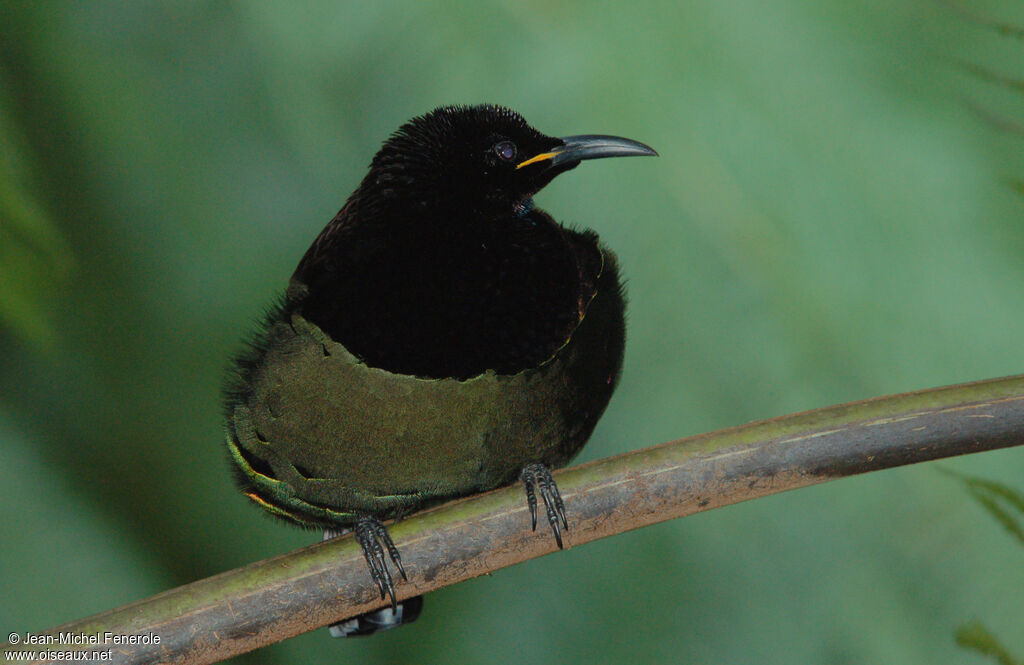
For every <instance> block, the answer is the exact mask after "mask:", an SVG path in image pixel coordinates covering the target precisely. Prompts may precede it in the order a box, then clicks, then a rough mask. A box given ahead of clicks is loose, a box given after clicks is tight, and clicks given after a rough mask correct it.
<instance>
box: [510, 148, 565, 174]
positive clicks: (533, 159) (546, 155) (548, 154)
mask: <svg viewBox="0 0 1024 665" xmlns="http://www.w3.org/2000/svg"><path fill="white" fill-rule="evenodd" d="M557 154H558V153H557V152H542V153H540V154H539V155H535V156H533V157H531V158H529V159H528V160H526V161H525V162H520V163H519V164H516V170H519V169H521V168H523V167H524V166H528V165H530V164H533V163H534V162H539V161H541V160H543V159H551V158H552V157H554V156H555V155H557Z"/></svg>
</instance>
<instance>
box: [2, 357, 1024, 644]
mask: <svg viewBox="0 0 1024 665" xmlns="http://www.w3.org/2000/svg"><path fill="white" fill-rule="evenodd" d="M1022 443H1024V376H1018V377H1011V378H1006V379H995V380H991V381H984V382H979V383H973V384H965V385H960V386H952V387H946V388H938V389H934V390H926V391H921V392H916V393H907V394H904V395H896V396H891V397H883V398H878V399H874V400H868V401H865V402H858V403H853V404H846V405H840V406H833V407H828V408H825V409H819V410H817V411H809V412H806V413H800V414H796V415H791V416H785V417H782V418H775V419H773V420H767V421H763V422H757V423H752V424H749V425H744V426H741V427H735V428H731V429H726V430H721V431H718V432H712V433H710V434H702V435H699V436H694V437H690V438H687V439H681V440H679V441H674V442H671V443H666V444H662V445H659V446H654V447H653V448H646V449H644V450H638V451H636V452H632V453H627V454H625V455H619V456H617V457H612V458H609V459H603V460H598V461H596V462H591V463H589V464H584V465H582V466H578V467H575V468H572V469H568V470H565V471H562V472H560V473H559V474H557V478H558V484H559V487H560V488H561V490H562V496H563V498H564V499H565V503H566V511H567V513H568V515H569V526H570V529H571V531H569V533H568V534H567V538H566V545H567V546H569V547H572V546H577V545H582V544H584V543H588V542H590V541H592V540H596V539H598V538H605V537H607V536H611V535H614V534H617V533H622V532H624V531H628V530H630V529H636V528H638V527H642V526H646V525H648V524H654V523H656V522H662V521H664V520H669V519H673V518H676V517H683V516H686V515H691V514H693V513H696V512H700V511H703V510H709V509H711V508H717V507H719V506H725V505H728V504H732V503H737V502H739V501H745V500H747V499H753V498H757V497H760V496H765V495H768V494H775V493H777V492H782V491H785V490H790V489H796V488H798V487H805V486H807V485H812V484H815V483H819V482H823V481H826V480H831V479H834V478H840V477H844V476H850V475H854V474H858V473H864V472H867V471H874V470H878V469H886V468H890V467H895V466H900V465H903V464H913V463H915V462H924V461H928V460H934V459H939V458H943V457H950V456H953V455H962V454H966V453H973V452H980V451H984V450H993V449H997V448H1005V447H1009V446H1015V445H1020V444H1022ZM391 532H392V535H393V536H394V539H395V542H396V543H397V544H398V547H399V548H400V549H401V551H402V557H403V560H404V561H405V566H406V569H407V570H408V572H409V576H410V577H409V582H408V583H404V582H403V583H399V584H398V585H397V591H398V596H399V598H400V599H401V598H405V597H408V596H413V595H418V594H422V593H425V592H428V591H433V590H435V589H439V588H441V587H445V586H448V585H450V584H455V583H456V582H461V581H463V580H467V579H470V578H473V577H476V576H478V575H482V574H484V573H489V572H492V571H495V570H498V569H500V568H504V567H506V566H511V565H513V564H516V563H519V562H521V561H525V560H527V559H532V558H534V557H538V556H542V555H544V554H550V553H551V552H553V551H555V549H556V548H555V544H554V539H553V538H551V534H550V533H547V532H546V531H543V530H538V531H537V532H536V533H533V532H531V531H530V528H529V517H528V515H527V513H526V505H525V501H524V500H523V494H522V489H521V488H519V487H511V488H506V489H502V490H497V491H494V492H489V493H487V494H483V495H479V496H474V497H470V498H467V499H463V500H460V501H455V502H452V503H449V504H446V505H444V506H441V507H439V508H436V509H433V510H429V511H426V512H423V513H420V514H418V515H416V516H414V517H412V518H410V519H408V520H406V521H403V522H401V523H399V524H396V525H394V527H393V528H392V529H391ZM382 605H383V603H382V602H381V601H380V598H379V596H378V594H377V592H376V589H375V588H374V586H373V584H372V583H371V582H370V579H369V576H368V574H367V571H366V564H365V562H364V561H363V558H362V554H361V552H360V550H359V548H358V546H356V544H355V543H354V542H353V541H352V539H351V538H340V539H336V540H333V541H329V542H326V543H321V544H317V545H313V546H311V547H306V548H304V549H301V550H298V551H296V552H292V553H290V554H286V555H283V556H278V557H275V558H273V559H268V560H266V561H260V562H257V563H254V564H251V565H249V566H246V567H244V568H239V569H237V570H232V571H229V572H226V573H222V574H220V575H217V576H215V577H211V578H208V579H204V580H199V581H198V582H194V583H192V584H189V585H186V586H183V587H179V588H177V589H171V590H170V591H166V592H164V593H161V594H158V595H156V596H153V597H152V598H148V599H146V600H142V601H139V602H137V603H134V604H132V605H127V606H125V607H122V608H119V609H115V610H111V611H108V612H104V613H102V614H98V615H96V616H93V617H90V618H87V619H82V620H79V621H73V622H71V623H68V624H65V625H63V626H60V627H58V628H54V629H53V630H51V631H49V632H50V633H57V632H65V633H68V632H69V633H75V634H79V633H85V634H90V635H91V634H97V633H98V634H100V636H101V639H102V634H103V633H104V632H107V631H109V632H110V633H113V634H114V635H155V636H159V638H160V643H159V644H137V645H118V646H115V647H114V653H113V661H112V662H116V663H150V662H163V663H192V664H195V663H213V662H216V661H218V660H222V659H224V658H228V657H230V656H234V655H237V654H240V653H244V652H246V651H250V650H252V649H256V648H258V647H261V646H264V645H267V644H271V643H273V642H277V641H280V640H283V639H285V638H288V637H292V636H294V635H298V634H300V633H303V632H306V631H310V630H314V629H316V628H319V627H321V626H325V625H327V624H330V623H333V622H335V621H339V620H341V619H344V618H347V617H351V616H355V615H357V614H361V613H363V612H366V611H369V610H372V609H375V608H378V607H381V606H382ZM6 648H8V649H13V648H15V647H11V646H8V647H6ZM64 648H67V647H64Z"/></svg>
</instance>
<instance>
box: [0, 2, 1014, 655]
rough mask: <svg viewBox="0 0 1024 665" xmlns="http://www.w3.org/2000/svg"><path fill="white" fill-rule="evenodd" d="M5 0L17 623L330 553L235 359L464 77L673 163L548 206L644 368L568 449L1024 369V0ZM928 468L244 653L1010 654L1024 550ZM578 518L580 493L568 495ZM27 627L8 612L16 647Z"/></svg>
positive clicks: (560, 127)
mask: <svg viewBox="0 0 1024 665" xmlns="http://www.w3.org/2000/svg"><path fill="white" fill-rule="evenodd" d="M370 4H374V3H354V2H353V3H342V2H334V1H332V2H309V3H284V2H280V3H270V2H233V3H230V2H179V3H167V4H157V3H152V2H140V1H138V0H130V1H129V0H126V1H124V2H82V3H48V2H32V3H17V2H7V3H3V7H2V8H0V35H2V37H0V58H2V60H0V67H2V68H0V141H2V144H0V152H2V156H0V169H2V170H0V177H2V181H0V344H2V348H0V505H2V509H0V533H2V536H0V632H3V631H7V632H10V631H19V632H24V631H38V630H43V629H45V628H49V627H51V626H54V625H56V624H59V623H63V622H66V621H69V620H71V619H75V618H78V617H79V616H84V615H87V614H92V613H95V612H98V611H101V610H104V609H107V608H109V607H112V606H115V605H120V604H124V603H127V602H130V601H133V600H136V599H139V598H142V597H144V596H147V595H150V594H153V593H156V592H158V591H161V590H163V589H167V588H170V587H173V586H177V585H180V584H184V583H186V582H189V581H192V580H195V579H198V578H202V577H206V576H209V575H212V574H215V573H218V572H221V571H224V570H227V569H231V568H235V567H238V566H241V565H244V564H246V563H249V562H251V561H254V560H258V559H262V558H266V557H269V556H271V555H275V554H278V553H281V552H285V551H288V550H290V549H294V548H297V547H299V546H302V545H305V544H308V543H309V542H312V541H313V540H314V539H315V538H316V535H315V534H313V533H310V532H304V531H301V530H297V529H292V528H289V527H287V526H286V525H284V524H282V523H278V522H276V521H272V520H270V519H268V518H267V517H265V516H264V515H263V514H261V513H260V512H259V511H257V510H255V509H253V508H252V507H251V506H250V505H248V502H247V501H246V500H244V499H243V498H242V497H241V496H240V495H238V494H236V492H235V490H234V488H233V486H232V482H231V479H230V477H229V472H228V466H227V461H226V456H225V453H224V451H223V450H222V443H221V429H220V405H219V394H218V391H219V388H220V384H221V378H222V373H223V369H224V366H225V363H226V359H227V358H228V357H229V355H230V354H231V353H232V352H233V351H234V350H236V349H237V348H238V345H239V341H240V339H241V338H242V337H243V335H244V334H245V333H246V331H247V330H248V329H249V328H250V326H251V325H252V323H253V322H254V321H255V320H256V319H257V317H258V316H259V314H260V312H261V311H262V308H263V307H264V306H265V304H267V303H269V302H270V300H271V299H272V297H273V296H274V295H275V294H276V293H278V292H279V291H280V290H281V289H283V287H284V285H285V284H286V281H287V279H288V277H289V275H290V274H291V271H292V270H293V269H294V267H295V265H296V263H297V262H298V259H299V258H300V257H301V255H302V253H303V252H304V251H305V249H306V247H307V246H308V245H309V243H310V242H311V241H312V239H313V238H314V237H315V236H316V234H317V233H318V232H319V231H320V229H321V228H322V227H323V225H324V224H325V223H326V222H327V221H328V220H329V219H330V218H331V217H332V215H333V214H334V213H335V212H336V211H337V209H338V208H339V207H340V206H341V204H342V203H343V202H344V199H345V197H346V196H347V195H348V193H349V192H350V191H351V190H352V188H353V187H354V186H355V185H356V183H357V182H358V180H359V178H361V176H362V174H363V173H364V171H365V168H366V166H367V164H368V163H369V161H370V159H371V157H372V155H373V153H374V152H375V150H376V149H377V147H378V146H379V145H380V143H381V141H382V140H383V139H384V138H385V137H386V136H387V135H388V134H389V133H390V132H391V131H393V130H394V129H395V128H397V127H398V125H399V124H401V123H402V122H403V121H405V120H406V119H408V118H409V117H411V116H413V115H417V114H420V113H423V112H425V111H427V110H429V109H431V108H433V107H434V106H437V105H440V104H447V103H475V102H482V101H490V102H495V103H501V104H505V105H508V106H511V107H513V108H515V109H517V110H519V111H520V112H522V113H523V114H524V115H525V117H526V118H527V119H528V120H529V121H530V122H531V123H532V124H534V125H535V126H537V127H538V128H539V129H541V130H542V131H545V132H547V133H550V134H555V135H565V134H577V133H610V134H618V135H621V136H627V137H630V138H635V139H638V140H641V141H644V142H646V143H649V144H650V145H652V146H654V147H655V148H657V150H658V151H659V152H660V153H661V157H660V158H658V159H635V160H622V161H619V160H613V161H606V162H596V163H588V164H585V165H584V166H583V167H582V168H580V169H578V170H576V171H574V172H573V173H571V174H568V175H566V176H564V177H562V178H559V179H558V180H557V181H556V182H554V183H553V184H552V185H551V186H550V187H548V188H547V189H546V190H545V191H544V192H543V193H541V194H540V195H539V197H538V201H537V203H538V205H540V206H542V207H543V208H545V209H547V210H548V211H550V212H551V213H552V214H553V215H554V216H555V217H556V218H557V219H559V220H563V221H566V222H571V223H576V224H583V225H586V226H590V227H592V228H594V229H596V230H597V231H598V232H599V233H600V234H601V236H602V238H603V239H604V240H605V241H606V242H607V244H608V245H609V246H611V247H612V248H614V249H615V250H616V251H617V252H618V254H619V257H620V264H621V266H622V269H623V271H624V273H625V275H626V276H627V278H628V280H629V282H628V288H629V294H630V301H631V302H630V310H629V323H630V327H629V341H628V347H627V358H626V367H625V373H624V375H623V380H622V383H621V387H620V389H619V391H618V393H617V395H616V396H615V398H614V399H613V401H612V404H611V406H610V408H609V409H608V412H607V414H606V416H605V418H604V420H603V421H602V422H601V424H600V425H599V427H598V429H597V431H596V433H595V434H594V437H593V439H592V440H591V443H590V444H589V445H588V447H587V448H586V449H585V450H584V452H583V453H582V455H581V456H580V458H579V461H585V460H591V459H596V458H600V457H604V456H608V455H613V454H616V453H619V452H623V451H626V450H631V449H635V448H639V447H644V446H648V445H651V444H655V443H659V442H661V441H665V440H669V439H673V438H677V437H681V436H684V435H688V434H694V433H698V432H703V431H707V430H712V429H716V428H721V427H725V426H729V425H735V424H739V423H743V422H747V421H751V420H756V419H761V418H767V417H771V416H775V415H781V414H784V413H788V412H793V411H799V410H804V409H809V408H814V407H818V406H824V405H828V404H832V403H836V402H843V401H849V400H857V399H862V398H867V397H872V396H877V395H882V394H887V393H894V392H900V391H906V390H913V389H918V388H925V387H931V386H938V385H942V384H949V383H956V382H962V381H968V380H974V379H982V378H989V377H995V376H1002V375H1007V374H1015V373H1020V372H1024V344H1022V327H1024V288H1021V285H1022V278H1024V226H1022V223H1021V222H1022V219H1024V197H1022V196H1021V194H1020V193H1019V192H1016V191H1014V189H1013V187H1012V186H1010V184H1009V183H1008V179H1013V178H1024V154H1022V151H1021V148H1022V143H1021V142H1022V140H1024V138H1022V137H1021V134H1024V96H1022V95H1021V94H1020V91H1019V90H1014V89H1013V88H1012V86H1007V85H999V84H996V83H993V82H991V81H986V80H984V77H982V76H979V75H978V74H977V73H975V74H972V73H971V72H970V71H968V70H967V69H965V67H964V64H965V63H973V64H977V65H981V66H983V67H985V68H987V69H988V70H992V71H996V72H1001V73H1003V74H1007V75H1015V76H1018V77H1019V76H1024V39H1020V38H1019V37H1014V36H1012V35H1007V34H1005V31H1002V32H1001V31H1000V30H999V29H998V27H996V26H991V25H985V24H984V22H979V21H978V20H976V19H977V18H978V16H982V15H984V16H991V17H993V18H998V20H1000V21H1005V22H1007V23H1015V24H1017V25H1024V6H1022V5H1021V4H1020V3H1019V2H1016V1H1011V0H1007V1H1004V2H996V1H995V0H989V1H984V2H973V3H970V4H971V6H972V12H978V16H973V17H972V16H967V15H964V14H963V13H960V12H957V11H955V10H953V9H951V7H950V6H949V5H947V4H945V3H942V2H937V1H932V0H917V1H907V2H892V1H891V0H860V1H849V0H835V1H829V2H823V1H821V0H772V1H765V0H747V1H739V0H727V1H719V0H714V1H712V0H705V1H704V2H663V3H656V2H650V3H642V2H632V3H613V2H589V3H585V2H576V3H570V2H558V1H552V0H549V1H547V2H524V3H506V4H502V3H493V2H481V1H479V0H478V1H476V2H466V3H455V2H451V3H446V2H418V3H409V4H405V5H399V4H388V5H385V4H384V3H376V6H374V7H369V6H367V5H370ZM941 467H946V468H954V469H959V470H963V471H967V472H971V473H977V474H982V475H985V476H987V477H990V478H994V479H997V480H1001V481H1002V482H1006V483H1008V484H1010V485H1012V486H1016V487H1018V488H1019V487H1020V486H1021V485H1022V484H1024V456H1022V452H1021V451H1020V450H1019V449H1018V450H1013V449H1011V450H1008V451H1003V452H999V453H992V454H986V455H980V456H977V457H974V458H965V459H959V460H955V461H949V462H943V463H939V464H932V465H924V466H920V467H914V468H906V469H899V470H893V471H888V472H882V473H876V474H871V475H869V476H865V477H859V478H854V479H848V480H843V481H840V482H834V483H828V484H826V485H823V486H819V487H815V488H810V489H806V490H801V491H798V492H792V493H788V494H783V495H779V496H774V497H769V498H767V499H763V500H759V501H755V502H751V503H747V504H741V505H738V506H733V507H729V508H725V509H721V510H715V511H711V512H708V513H704V514H701V515H697V516H695V517H692V518H689V519H685V520H678V521H675V522H671V523H667V524H662V525H659V526H655V527H651V528H647V529H642V530H640V531H637V532H632V533H628V534H625V535H622V536H618V537H616V538H612V539H607V540H604V541H601V542H597V543H594V544H591V545H588V546H586V547H580V548H576V549H572V550H569V551H566V552H564V553H559V554H557V555H555V556H549V557H544V558H542V559H540V560H536V561H531V562H529V563H526V564H523V565H520V566H517V567H515V568H512V569H508V570H502V571H499V572H497V573H495V574H494V575H492V576H489V577H486V578H481V579H477V580H473V581H471V582H468V583H465V584H461V585H458V586H456V587H453V588H450V589H446V590H444V591H442V592H439V593H435V594H432V595H430V596H429V597H428V598H427V606H426V609H425V613H424V616H423V617H422V618H421V620H420V621H419V622H418V623H417V624H415V625H413V626H410V627H408V628H403V629H402V630H398V631H393V632H391V633H389V634H384V635H380V636H377V637H374V638H372V639H366V640H361V641H356V640H352V641H338V640H332V639H330V638H329V637H328V636H327V634H326V631H315V632H314V633H311V634H308V635H304V636H301V637H298V638H295V639H292V640H288V641H286V642H284V643H282V644H278V645H274V646H272V647H269V648H266V649H262V650H260V651H258V652H256V653H254V654H251V655H249V656H246V657H243V658H242V659H240V660H243V661H245V662H250V663H286V662H290V663H299V662H382V663H383V662H424V663H446V662H458V663H490V662H495V661H505V660H507V661H511V662H560V663H591V662H596V663H600V662H649V663H678V662H694V663H710V662H715V663H750V662H758V663H787V664H789V663H879V662H891V663H930V664H940V663H981V662H985V661H984V660H983V659H982V658H981V657H980V656H977V655H974V654H972V653H968V652H964V651H962V650H960V649H959V648H958V647H956V646H955V644H954V641H953V632H954V630H955V628H956V627H957V626H958V625H959V624H960V623H962V622H964V621H966V620H968V619H971V618H979V619H982V620H983V621H984V622H985V623H986V625H988V626H989V628H991V629H992V630H993V631H994V632H996V633H997V634H1000V635H1001V636H1002V637H1003V638H1004V640H1005V641H1006V642H1007V644H1008V645H1009V646H1010V647H1011V648H1012V649H1013V650H1015V651H1016V652H1017V653H1018V654H1019V653H1024V631H1021V630H1020V625H1021V624H1020V617H1021V616H1024V594H1021V593H1020V591H1021V589H1022V587H1024V550H1022V549H1021V548H1020V547H1016V546H1015V545H1014V542H1013V541H1012V540H1011V539H1010V538H1009V537H1007V535H1006V534H1005V533H1004V532H1003V531H1002V530H1001V529H1000V528H999V527H998V525H997V524H996V523H995V522H994V521H993V520H992V519H991V518H990V517H989V516H988V515H987V514H986V513H985V512H984V511H983V510H982V509H981V508H979V507H978V505H977V504H976V503H974V502H972V501H971V500H970V499H969V498H967V494H966V493H965V492H964V490H963V488H962V487H961V486H960V485H959V484H958V483H957V482H956V481H954V480H953V479H951V478H950V477H949V476H947V475H945V474H942V473H940V471H939V469H940V468H941ZM570 520H571V516H570ZM7 632H3V635H6V634H7Z"/></svg>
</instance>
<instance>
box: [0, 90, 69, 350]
mask: <svg viewBox="0 0 1024 665" xmlns="http://www.w3.org/2000/svg"><path fill="white" fill-rule="evenodd" d="M9 92H10V91H9V87H8V85H7V82H6V81H5V80H4V78H3V71H0V285H2V287H0V325H6V326H7V327H8V328H9V329H10V330H11V331H12V332H13V333H15V334H17V335H18V336H20V337H21V338H22V339H23V340H26V341H27V342H29V343H30V344H32V345H33V346H35V348H37V349H48V348H51V347H52V345H53V343H54V341H55V339H56V338H55V334H54V330H53V328H52V324H51V323H50V322H49V317H48V316H47V312H46V303H47V301H48V300H49V299H50V298H52V296H53V294H54V293H55V292H57V291H59V290H60V288H62V287H63V285H64V282H65V281H66V278H67V276H68V272H69V270H70V267H71V255H70V252H69V249H68V247H67V244H66V242H65V241H64V238H63V236H62V235H61V234H60V232H59V231H58V230H57V228H56V226H55V225H54V222H53V220H52V219H51V218H50V217H49V216H48V215H47V214H46V213H44V212H43V210H42V207H41V206H40V204H39V202H38V201H37V199H36V197H35V196H34V194H33V193H32V192H31V188H30V187H29V185H28V184H27V182H26V180H27V178H26V174H27V173H29V172H30V171H31V169H30V168H29V166H28V165H27V161H28V160H27V158H26V155H25V148H24V140H23V138H22V137H21V136H20V133H19V131H18V128H17V127H16V126H14V123H13V122H12V119H11V112H10V109H9V108H8V106H7V104H8V100H9V99H10V95H9Z"/></svg>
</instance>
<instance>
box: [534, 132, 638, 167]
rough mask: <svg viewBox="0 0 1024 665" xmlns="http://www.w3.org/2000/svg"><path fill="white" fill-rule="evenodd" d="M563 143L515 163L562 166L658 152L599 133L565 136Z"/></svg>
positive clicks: (629, 140) (635, 142)
mask: <svg viewBox="0 0 1024 665" xmlns="http://www.w3.org/2000/svg"><path fill="white" fill-rule="evenodd" d="M562 141H563V144H562V145H560V146H558V147H557V148H555V149H554V150H551V151H550V152H542V153H540V154H539V155H534V156H533V157H530V158H529V159H527V160H525V161H522V162H520V163H519V164H517V165H516V169H521V168H523V167H524V166H529V165H530V164H536V163H537V162H544V161H546V162H547V167H548V168H553V167H556V166H563V165H565V164H570V163H573V164H575V163H579V162H581V161H583V160H584V159H601V158H602V157H629V156H630V155H650V156H653V157H657V156H658V153H657V152H655V151H654V149H653V148H651V147H650V146H647V145H644V144H643V143H640V142H639V141H633V140H631V139H624V138H622V137H619V136H603V135H601V134H581V135H580V136H565V137H563V138H562Z"/></svg>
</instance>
